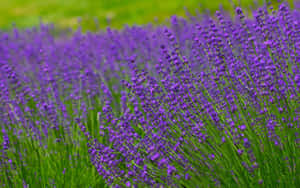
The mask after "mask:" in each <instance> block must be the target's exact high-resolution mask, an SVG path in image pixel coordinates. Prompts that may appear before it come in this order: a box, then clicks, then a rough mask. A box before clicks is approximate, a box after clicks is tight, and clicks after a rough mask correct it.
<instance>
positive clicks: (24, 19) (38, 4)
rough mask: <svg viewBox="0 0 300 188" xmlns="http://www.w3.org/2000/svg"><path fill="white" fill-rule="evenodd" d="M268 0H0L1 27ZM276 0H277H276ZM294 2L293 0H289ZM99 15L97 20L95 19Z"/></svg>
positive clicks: (101, 21)
mask: <svg viewBox="0 0 300 188" xmlns="http://www.w3.org/2000/svg"><path fill="white" fill-rule="evenodd" d="M265 1H266V0H257V1H253V0H0V29H1V30H7V29H11V28H12V27H13V24H15V25H16V26H17V27H19V28H25V27H32V26H36V25H38V24H39V23H40V21H41V20H42V21H43V23H54V25H55V27H57V28H66V27H71V28H73V29H76V28H77V27H78V25H79V22H78V18H81V19H80V20H81V21H80V25H81V26H82V28H83V30H87V29H88V30H91V31H93V30H97V29H101V28H105V27H107V26H108V25H109V26H111V27H113V28H117V29H119V28H121V27H122V26H123V25H124V24H128V25H133V24H138V25H140V24H146V23H149V22H152V23H153V22H156V23H163V22H164V21H165V20H166V19H167V18H169V17H170V16H172V15H174V14H176V15H179V16H185V10H188V11H189V12H190V13H191V14H192V15H193V14H195V12H196V10H198V11H200V12H202V11H205V10H206V9H208V10H210V11H211V12H212V13H213V12H215V11H216V10H218V9H219V7H220V4H222V5H223V7H224V9H225V10H228V11H231V12H232V11H233V5H235V6H241V7H244V8H247V9H249V8H251V7H253V5H254V4H255V2H257V3H258V5H262V4H263V3H264V2H265ZM272 2H273V3H275V4H276V2H277V0H273V1H272ZM289 2H290V3H291V4H292V6H293V0H289ZM95 18H97V21H95Z"/></svg>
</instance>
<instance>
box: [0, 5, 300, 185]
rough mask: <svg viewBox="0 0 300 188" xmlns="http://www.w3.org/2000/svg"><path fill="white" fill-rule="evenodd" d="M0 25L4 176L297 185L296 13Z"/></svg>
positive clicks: (34, 180) (9, 181) (299, 41)
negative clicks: (61, 28) (64, 33)
mask: <svg viewBox="0 0 300 188" xmlns="http://www.w3.org/2000/svg"><path fill="white" fill-rule="evenodd" d="M244 14H245V13H244V12H243V11H242V10H241V9H240V8H236V16H235V17H234V18H231V17H230V16H229V15H227V14H226V13H225V12H223V11H217V12H216V14H215V16H214V17H209V16H207V15H204V16H203V17H192V18H191V19H190V20H184V19H182V18H178V17H176V16H174V17H172V18H171V25H170V27H166V26H159V27H154V26H152V25H147V26H143V27H138V26H134V27H125V28H124V29H123V30H120V31H116V30H112V29H109V28H108V29H107V31H106V32H99V33H87V34H83V33H81V31H80V30H78V31H76V32H75V33H74V34H73V35H72V37H70V38H54V37H53V34H52V32H53V26H45V25H41V26H40V28H34V29H28V30H26V31H19V30H17V29H15V30H14V31H13V32H11V33H0V41H1V43H0V91H1V92H0V120H1V121H0V125H1V129H2V132H1V137H0V143H2V147H1V148H0V156H1V159H0V162H1V163H0V167H1V169H0V172H1V177H0V183H1V185H3V186H4V187H19V186H24V187H26V186H29V187H35V186H37V187H56V186H57V187H66V186H67V187H73V186H77V187H78V186H79V187H105V186H112V187H258V186H264V187H276V186H279V187H299V186H300V173H299V165H300V162H299V161H300V160H299V156H300V152H299V151H300V150H299V139H300V138H299V125H300V120H299V117H300V116H299V113H300V106H299V104H300V102H299V101H300V100H299V97H300V95H299V93H300V92H299V90H300V89H299V88H300V72H299V70H300V69H299V67H300V63H299V62H300V23H299V21H298V17H299V16H300V13H299V10H298V9H294V10H292V9H289V7H288V6H287V5H285V4H284V3H283V4H282V5H280V7H279V8H278V9H276V10H275V9H273V8H272V7H269V8H267V7H262V8H260V9H258V10H256V11H254V12H253V18H250V17H248V16H246V15H244Z"/></svg>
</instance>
